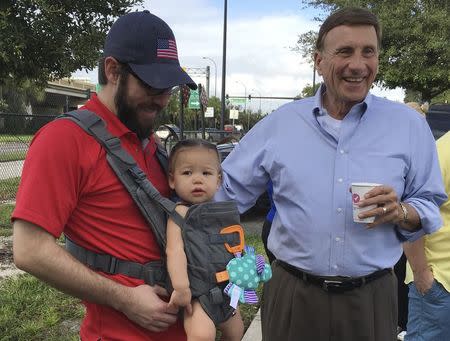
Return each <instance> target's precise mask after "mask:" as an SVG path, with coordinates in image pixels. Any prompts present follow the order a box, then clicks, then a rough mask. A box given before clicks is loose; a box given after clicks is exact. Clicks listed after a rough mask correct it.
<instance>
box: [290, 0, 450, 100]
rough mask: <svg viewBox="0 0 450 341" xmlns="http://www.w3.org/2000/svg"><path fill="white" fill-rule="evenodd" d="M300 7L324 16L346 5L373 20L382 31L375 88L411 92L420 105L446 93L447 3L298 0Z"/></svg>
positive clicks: (449, 77)
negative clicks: (417, 96) (370, 13)
mask: <svg viewBox="0 0 450 341" xmlns="http://www.w3.org/2000/svg"><path fill="white" fill-rule="evenodd" d="M302 3H303V4H306V5H308V6H314V7H316V8H320V9H322V10H323V11H325V12H327V13H329V12H331V11H333V10H335V9H338V8H342V7H346V6H357V7H364V8H368V9H370V10H371V11H373V12H374V13H375V14H376V15H377V16H378V18H379V20H380V22H381V24H382V29H383V39H382V50H381V54H380V69H379V70H380V71H379V74H378V78H377V80H378V82H379V84H380V85H382V86H384V87H387V88H391V89H393V88H396V87H402V88H404V89H409V90H413V91H417V92H419V93H420V96H421V100H422V101H430V100H431V99H432V98H433V97H436V96H438V95H439V94H441V93H443V92H444V91H446V90H448V89H450V69H449V67H448V62H449V60H450V44H449V41H450V20H449V19H448V18H449V16H450V3H449V2H448V0H398V1H387V0H302ZM321 19H322V20H323V19H324V18H321ZM304 40H305V41H306V38H305V39H304ZM299 42H300V43H301V42H302V40H301V39H300V40H299Z"/></svg>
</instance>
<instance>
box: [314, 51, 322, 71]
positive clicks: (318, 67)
mask: <svg viewBox="0 0 450 341" xmlns="http://www.w3.org/2000/svg"><path fill="white" fill-rule="evenodd" d="M321 62H322V55H321V53H320V52H319V51H316V52H314V65H315V67H316V71H317V74H318V75H319V76H322V69H321V65H320V63H321Z"/></svg>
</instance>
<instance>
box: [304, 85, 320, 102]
mask: <svg viewBox="0 0 450 341" xmlns="http://www.w3.org/2000/svg"><path fill="white" fill-rule="evenodd" d="M319 87H320V83H319V84H316V85H315V86H314V88H313V86H312V85H311V84H306V86H305V87H304V88H303V90H302V92H301V93H300V97H301V98H304V97H311V96H314V94H315V93H316V91H317V89H319Z"/></svg>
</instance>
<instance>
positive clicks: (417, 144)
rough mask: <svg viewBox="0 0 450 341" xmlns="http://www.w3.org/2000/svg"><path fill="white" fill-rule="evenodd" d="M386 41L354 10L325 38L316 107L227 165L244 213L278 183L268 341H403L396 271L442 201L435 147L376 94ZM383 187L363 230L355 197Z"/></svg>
mask: <svg viewBox="0 0 450 341" xmlns="http://www.w3.org/2000/svg"><path fill="white" fill-rule="evenodd" d="M380 42H381V29H380V25H379V23H378V20H377V18H376V17H375V16H374V15H373V14H372V13H371V12H369V11H367V10H364V9H358V8H345V9H342V10H340V11H337V12H335V13H333V14H332V15H331V16H330V17H328V18H327V19H326V20H325V22H324V23H323V25H322V27H321V28H320V31H319V35H318V39H317V44H316V53H315V64H316V69H317V71H318V73H319V75H321V76H322V77H323V80H324V84H323V85H322V86H321V88H320V89H319V90H318V92H317V93H316V95H315V96H314V97H311V98H306V99H303V100H300V101H295V102H292V103H290V104H287V105H285V106H283V107H281V108H280V109H278V110H277V111H275V112H273V113H272V114H270V115H269V116H268V117H266V118H265V119H264V120H262V121H261V122H259V123H258V124H257V125H256V126H255V127H254V128H253V129H252V130H251V131H250V132H249V133H248V134H247V135H246V136H245V137H244V138H243V139H242V140H241V142H240V143H239V145H238V146H237V147H236V149H235V150H234V151H233V152H232V153H231V154H230V155H229V156H228V157H227V159H226V160H225V161H224V163H223V171H224V181H223V186H222V189H221V191H220V192H219V193H218V195H217V197H216V198H217V199H219V200H224V199H235V200H237V201H238V203H239V207H240V209H241V210H242V211H245V210H246V209H248V208H249V207H251V206H252V204H253V203H254V202H255V200H256V198H257V197H258V196H259V195H260V194H261V193H262V192H263V191H264V189H265V188H266V185H267V183H268V181H269V180H271V181H272V183H273V199H274V203H275V206H276V208H277V213H276V214H275V217H274V220H273V226H272V230H271V232H270V236H269V239H268V248H269V249H270V251H271V252H272V253H273V254H274V255H275V257H276V258H277V261H275V263H274V274H273V279H272V280H271V281H270V282H269V283H268V284H267V286H266V287H265V297H264V303H263V316H262V327H263V339H264V340H269V341H275V340H288V341H289V340H292V341H293V340H315V341H316V340H318V341H322V340H323V341H325V340H326V341H329V340H342V341H343V340H345V341H353V340H355V341H356V340H358V341H359V340H365V341H387V340H394V339H395V338H396V330H397V296H396V291H397V289H396V288H397V283H396V278H395V276H394V275H393V272H392V267H393V265H394V264H395V263H396V261H397V260H398V259H399V257H400V255H401V253H402V248H401V241H402V240H412V239H414V238H418V237H419V236H422V235H423V234H425V233H431V232H433V231H436V230H437V229H438V228H439V227H440V226H441V224H442V221H441V218H440V216H439V205H440V204H441V203H442V202H444V201H445V199H446V194H445V191H444V188H443V185H442V179H441V174H440V171H439V164H438V160H437V155H436V147H435V145H434V140H433V136H432V134H431V132H430V129H429V127H428V125H427V123H426V121H425V119H424V118H423V117H420V116H419V115H417V113H416V112H415V111H413V110H412V109H410V108H408V107H407V106H405V105H403V104H400V103H394V102H391V101H389V100H386V99H383V98H379V97H376V96H374V95H371V94H370V93H369V90H370V88H371V86H372V83H373V81H374V79H375V77H376V74H377V70H378V56H379V51H380ZM353 182H371V183H378V184H381V185H380V186H377V187H375V188H374V189H373V190H371V191H370V192H369V193H368V194H367V195H366V197H364V198H363V200H362V201H361V202H360V206H361V207H366V206H368V205H375V208H372V209H370V210H368V211H366V212H365V213H361V214H360V218H366V217H375V221H374V222H373V223H370V224H367V225H364V224H360V223H355V222H354V221H353V217H352V200H351V193H350V192H349V188H350V185H351V183H353Z"/></svg>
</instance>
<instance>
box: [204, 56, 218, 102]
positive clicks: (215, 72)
mask: <svg viewBox="0 0 450 341" xmlns="http://www.w3.org/2000/svg"><path fill="white" fill-rule="evenodd" d="M202 58H203V59H208V60H210V61H212V62H213V64H214V97H217V65H216V62H215V61H214V59H212V58H209V57H202Z"/></svg>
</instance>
